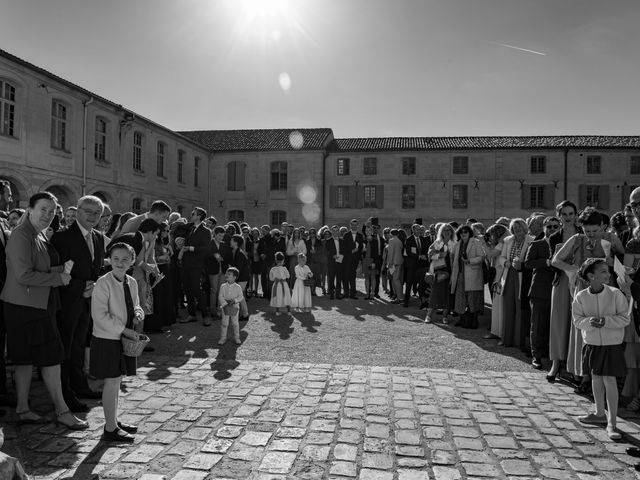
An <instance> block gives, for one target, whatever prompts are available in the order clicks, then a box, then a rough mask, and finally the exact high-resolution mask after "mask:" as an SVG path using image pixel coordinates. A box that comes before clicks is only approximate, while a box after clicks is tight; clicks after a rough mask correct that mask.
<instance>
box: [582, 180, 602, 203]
mask: <svg viewBox="0 0 640 480" xmlns="http://www.w3.org/2000/svg"><path fill="white" fill-rule="evenodd" d="M585 203H586V205H585V206H590V207H598V206H599V205H600V187H599V186H598V185H587V197H586V201H585Z"/></svg>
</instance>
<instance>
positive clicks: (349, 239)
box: [342, 230, 364, 260]
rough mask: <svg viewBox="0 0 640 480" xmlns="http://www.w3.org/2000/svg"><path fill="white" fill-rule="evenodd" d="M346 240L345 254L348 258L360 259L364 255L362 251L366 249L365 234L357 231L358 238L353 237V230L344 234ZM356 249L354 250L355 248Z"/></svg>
mask: <svg viewBox="0 0 640 480" xmlns="http://www.w3.org/2000/svg"><path fill="white" fill-rule="evenodd" d="M342 240H343V241H344V250H345V251H344V253H343V255H344V256H345V257H347V258H351V259H352V260H360V258H361V257H362V251H363V250H364V236H363V235H362V234H361V233H360V232H356V238H355V240H354V239H353V234H352V233H351V230H349V231H348V232H347V233H345V234H344V237H342ZM354 248H355V249H356V251H355V252H353V249H354Z"/></svg>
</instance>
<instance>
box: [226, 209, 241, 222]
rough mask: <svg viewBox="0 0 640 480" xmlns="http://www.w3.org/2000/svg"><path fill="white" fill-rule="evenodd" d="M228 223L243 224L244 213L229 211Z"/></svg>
mask: <svg viewBox="0 0 640 480" xmlns="http://www.w3.org/2000/svg"><path fill="white" fill-rule="evenodd" d="M229 221H230V222H244V211H242V210H229Z"/></svg>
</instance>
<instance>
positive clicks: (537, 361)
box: [531, 358, 542, 370]
mask: <svg viewBox="0 0 640 480" xmlns="http://www.w3.org/2000/svg"><path fill="white" fill-rule="evenodd" d="M531 366H532V367H533V368H535V369H536V370H542V360H540V359H539V358H534V359H533V360H532V361H531Z"/></svg>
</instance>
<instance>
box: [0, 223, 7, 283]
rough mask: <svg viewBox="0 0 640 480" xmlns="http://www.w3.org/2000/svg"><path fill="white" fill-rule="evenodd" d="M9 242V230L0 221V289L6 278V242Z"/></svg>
mask: <svg viewBox="0 0 640 480" xmlns="http://www.w3.org/2000/svg"><path fill="white" fill-rule="evenodd" d="M8 242H9V230H8V229H6V228H5V226H4V224H3V223H0V291H2V287H4V282H5V281H6V279H7V243H8Z"/></svg>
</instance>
